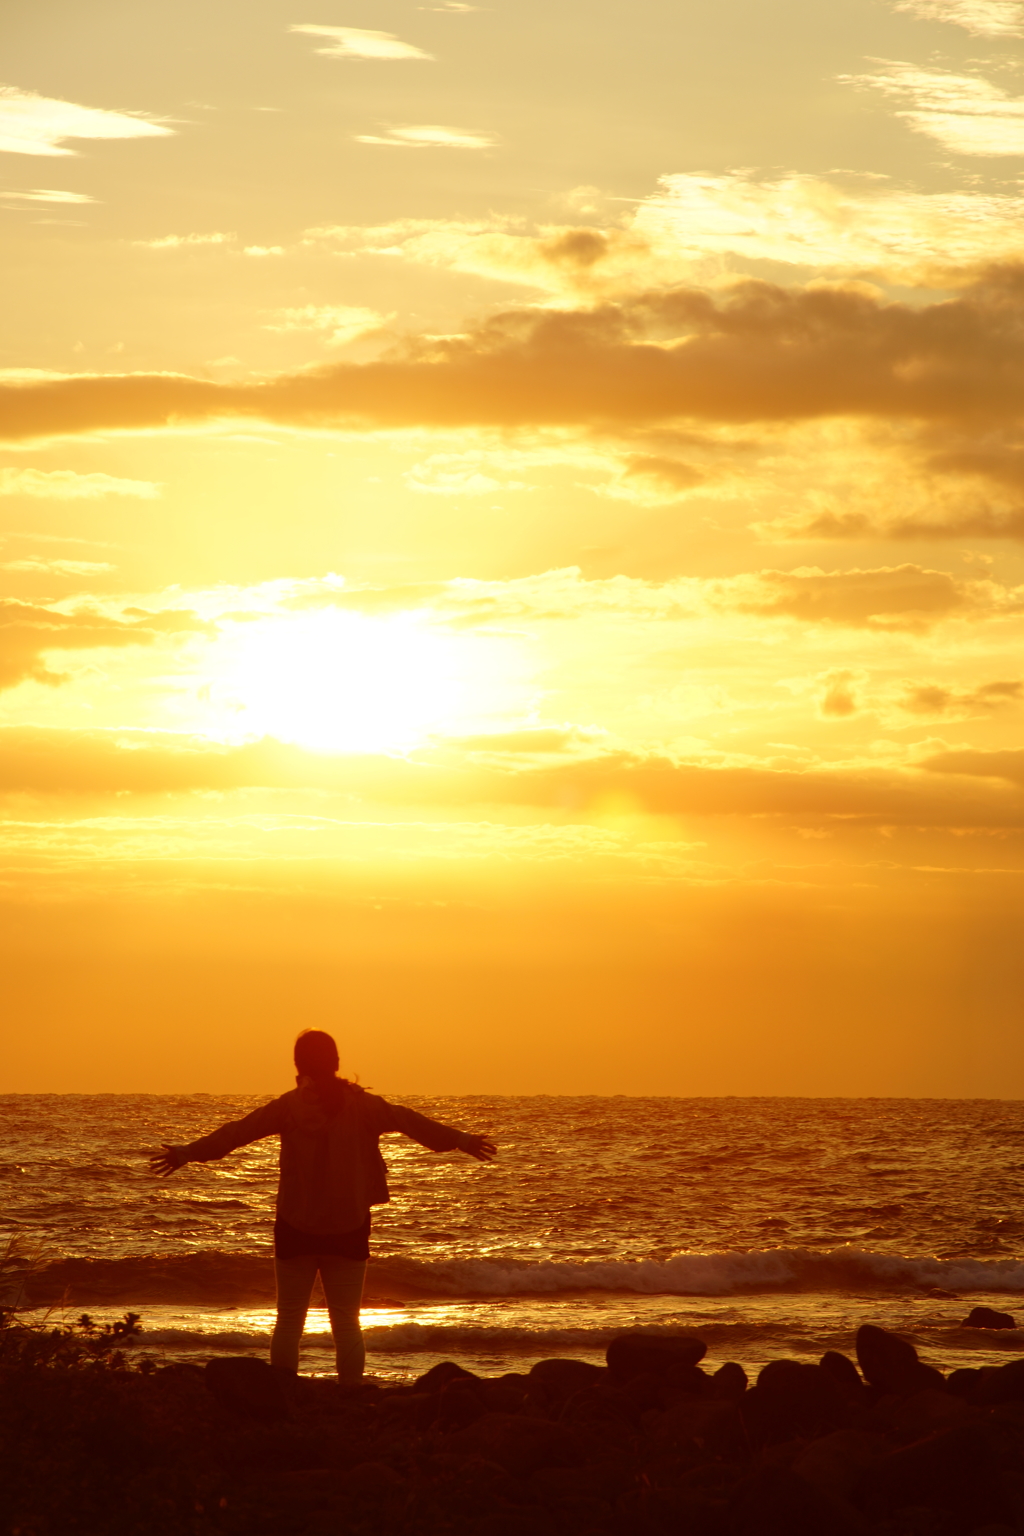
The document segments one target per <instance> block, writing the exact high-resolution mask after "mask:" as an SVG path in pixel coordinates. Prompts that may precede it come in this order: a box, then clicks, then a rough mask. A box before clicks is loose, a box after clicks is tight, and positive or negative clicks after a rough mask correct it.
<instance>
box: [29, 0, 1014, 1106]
mask: <svg viewBox="0 0 1024 1536" xmlns="http://www.w3.org/2000/svg"><path fill="white" fill-rule="evenodd" d="M4 32H5V39H4V66H3V68H4V79H3V83H2V86H0V218H2V220H3V224H4V240H3V243H2V253H0V263H2V266H0V293H2V296H3V298H2V302H3V307H4V325H3V330H2V335H0V571H2V575H3V579H4V585H3V595H2V599H0V690H2V691H0V817H2V820H3V831H4V864H3V873H2V881H3V886H2V898H0V899H2V902H3V911H2V913H0V965H2V970H3V975H4V977H5V990H6V992H7V995H8V1007H7V1015H8V1019H9V1020H10V1021H11V1024H12V1027H11V1028H10V1030H9V1037H8V1042H7V1047H6V1049H5V1053H4V1057H3V1065H2V1069H0V1091H20V1090H25V1091H33V1092H39V1091H48V1090H52V1091H71V1092H98V1091H106V1090H136V1089H137V1090H145V1091H153V1092H177V1091H183V1092H187V1091H194V1090H208V1091H219V1090H225V1091H226V1090H237V1091H253V1092H257V1091H263V1090H273V1089H275V1088H278V1087H283V1086H287V1083H288V1080H289V1078H288V1060H287V1053H288V1049H289V1045H290V1040H291V1038H292V1036H293V1035H294V1033H295V1032H296V1031H297V1030H298V1029H299V1028H302V1027H305V1026H306V1025H315V1026H317V1027H321V1028H328V1029H331V1030H332V1031H333V1032H335V1033H336V1034H337V1036H338V1038H339V1042H340V1045H341V1051H342V1062H343V1070H347V1071H348V1072H349V1073H353V1074H354V1073H358V1074H359V1075H360V1077H361V1079H362V1080H363V1081H364V1082H366V1083H367V1084H369V1085H371V1086H374V1087H376V1088H378V1089H379V1090H381V1091H386V1092H392V1093H399V1092H403V1091H405V1092H424V1093H434V1092H453V1093H459V1092H461V1093H472V1092H483V1093H574V1092H581V1093H588V1092H589V1093H617V1092H623V1093H671V1094H708V1093H711V1094H731V1093H735V1094H780V1093H781V1094H879V1095H885V1094H899V1095H903V1094H911V1095H912V1094H922V1095H929V1094H939V1095H948V1096H959V1095H969V1096H972V1095H979V1096H987V1097H1012V1096H1018V1095H1021V1094H1024V1044H1022V1031H1021V999H1022V982H1024V959H1022V956H1024V943H1022V940H1021V932H1022V918H1024V899H1022V895H1021V886H1022V876H1024V846H1022V831H1024V740H1022V731H1021V726H1022V719H1024V657H1022V654H1021V642H1022V638H1024V558H1022V547H1024V499H1022V497H1024V436H1022V432H1021V412H1022V406H1024V235H1022V233H1021V232H1022V229H1024V0H829V4H828V5H822V4H821V3H820V0H714V3H712V0H686V3H685V4H680V3H678V0H672V3H669V0H630V3H629V4H628V5H627V4H625V3H622V0H620V3H614V4H613V3H606V4H600V5H594V4H588V5H583V4H578V3H574V0H566V3H564V4H562V5H559V6H552V5H550V4H539V3H536V0H517V3H516V4H515V5H512V4H510V3H508V0H497V3H494V4H491V5H486V6H484V5H480V6H474V5H470V4H463V3H457V0H438V3H437V4H434V5H416V4H414V3H405V0H346V3H344V4H339V3H338V0H330V3H321V0H317V3H316V4H310V5H306V3H305V0H302V3H301V4H300V3H298V0H245V3H244V4H243V3H242V0H218V3H217V4H216V5H213V6H211V5H210V4H208V3H204V4H200V3H199V0H175V4H174V5H170V4H167V3H161V4H156V3H154V0H90V3H89V4H88V5H82V4H81V3H75V4H73V3H71V0H31V3H28V0H8V4H7V6H6V8H5V25H4Z"/></svg>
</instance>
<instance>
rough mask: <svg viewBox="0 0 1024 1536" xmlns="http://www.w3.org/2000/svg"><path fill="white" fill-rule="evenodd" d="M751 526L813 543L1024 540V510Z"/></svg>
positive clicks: (832, 517)
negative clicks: (881, 540) (831, 541)
mask: <svg viewBox="0 0 1024 1536" xmlns="http://www.w3.org/2000/svg"><path fill="white" fill-rule="evenodd" d="M752 526H753V528H754V529H755V530H756V531H757V532H758V533H760V534H761V535H762V537H766V538H769V539H794V540H804V541H813V542H816V541H818V540H821V539H844V540H861V541H868V542H874V541H876V540H878V539H887V540H893V541H899V542H903V541H906V542H913V541H915V540H919V541H920V540H942V539H1010V540H1014V541H1018V542H1019V541H1020V540H1022V539H1024V507H1017V508H1012V509H1009V510H1005V509H1001V508H995V507H978V508H974V509H967V510H961V511H953V512H946V513H945V514H944V515H943V516H934V515H932V514H929V513H912V514H909V515H899V514H897V515H895V516H889V517H886V516H884V515H883V516H881V517H871V516H869V515H868V514H867V513H864V512H831V511H827V512H813V513H809V514H807V515H798V516H796V517H781V518H777V519H775V520H774V521H772V522H765V523H754V524H753V525H752Z"/></svg>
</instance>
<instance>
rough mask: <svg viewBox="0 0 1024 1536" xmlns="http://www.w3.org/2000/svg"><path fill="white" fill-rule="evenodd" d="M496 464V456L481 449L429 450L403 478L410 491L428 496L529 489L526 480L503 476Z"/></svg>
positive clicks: (475, 494)
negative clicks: (444, 451)
mask: <svg viewBox="0 0 1024 1536" xmlns="http://www.w3.org/2000/svg"><path fill="white" fill-rule="evenodd" d="M499 464H500V458H499V456H496V455H493V454H488V453H486V452H483V451H480V452H474V451H470V452H468V453H432V454H431V455H430V457H429V458H427V459H423V460H421V462H420V463H419V464H414V465H413V467H412V469H410V470H409V471H408V472H407V473H406V475H405V476H404V479H405V483H406V485H407V486H408V487H409V489H410V490H411V491H418V492H420V493H421V494H423V495H428V496H491V495H494V494H495V492H497V491H528V490H529V489H530V487H529V485H528V484H527V483H526V481H525V480H514V479H510V478H509V477H508V476H507V475H503V474H502V473H501V471H500V468H499ZM495 470H497V473H495V472H493V471H495Z"/></svg>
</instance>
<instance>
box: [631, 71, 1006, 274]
mask: <svg viewBox="0 0 1024 1536" xmlns="http://www.w3.org/2000/svg"><path fill="white" fill-rule="evenodd" d="M870 78H871V79H872V80H873V81H874V80H876V79H877V78H879V77H874V76H872V77H870ZM882 179H883V180H884V178H882ZM1022 222H1024V198H1022V197H1018V196H1012V195H1008V194H1006V193H998V192H997V193H985V192H910V191H907V190H905V189H903V188H888V187H885V186H879V185H877V184H868V185H865V183H864V182H863V180H856V181H853V182H852V183H851V180H850V178H848V177H846V178H839V177H836V178H829V179H826V178H825V177H818V176H801V175H793V176H784V177H779V178H777V179H769V178H761V177H758V176H757V175H756V174H755V173H752V172H747V171H733V172H729V173H727V174H725V175H721V176H702V175H695V174H690V173H684V174H680V175H672V176H664V177H662V178H661V181H660V184H659V189H658V191H657V192H656V193H654V194H653V195H652V196H651V197H649V198H646V199H645V200H644V201H643V202H642V203H641V204H640V206H639V208H638V209H637V212H636V215H635V217H634V220H633V225H632V228H633V231H634V233H635V234H636V235H637V236H642V237H646V239H647V240H648V241H649V242H650V243H651V245H652V246H653V247H654V248H655V250H661V249H666V248H673V249H675V250H676V251H677V252H679V253H681V254H683V255H686V256H689V257H691V258H700V257H702V256H707V255H715V256H718V257H721V256H726V255H730V254H732V255H736V256H740V257H746V258H748V259H750V258H752V259H754V260H760V261H782V262H789V263H792V264H794V265H800V266H807V267H812V268H816V269H818V270H825V271H830V270H831V271H834V272H858V271H860V272H866V271H870V272H879V271H881V272H885V273H889V274H892V275H894V276H898V277H900V278H902V279H903V280H907V279H908V278H913V277H914V275H915V274H917V275H918V277H923V278H925V279H927V277H928V276H929V274H934V273H937V272H941V271H942V269H944V268H945V269H947V270H948V268H949V267H951V266H970V265H972V264H978V263H988V262H993V261H999V260H1007V259H1016V258H1017V257H1019V254H1020V249H1021V236H1020V231H1021V225H1022Z"/></svg>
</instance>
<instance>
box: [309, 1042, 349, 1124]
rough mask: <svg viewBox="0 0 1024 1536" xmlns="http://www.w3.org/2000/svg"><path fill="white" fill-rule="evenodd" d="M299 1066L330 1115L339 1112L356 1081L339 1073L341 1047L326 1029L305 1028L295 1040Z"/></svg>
mask: <svg viewBox="0 0 1024 1536" xmlns="http://www.w3.org/2000/svg"><path fill="white" fill-rule="evenodd" d="M295 1070H296V1072H298V1073H299V1075H300V1076H302V1077H308V1078H310V1079H311V1080H312V1084H313V1093H314V1095H315V1097H316V1098H317V1099H318V1100H319V1101H320V1103H321V1104H322V1105H323V1107H324V1109H326V1111H327V1113H328V1114H329V1115H336V1114H337V1112H338V1110H339V1109H340V1108H341V1104H342V1100H343V1099H344V1097H345V1094H346V1092H347V1091H348V1090H350V1089H351V1088H353V1087H354V1086H355V1085H354V1084H353V1083H350V1082H349V1081H348V1079H347V1078H344V1077H339V1076H338V1047H337V1046H336V1045H335V1043H334V1041H333V1039H332V1038H331V1036H330V1035H328V1034H327V1033H326V1032H325V1031H324V1030H322V1029H304V1030H303V1031H302V1033H301V1035H300V1036H299V1038H298V1039H297V1040H296V1042H295Z"/></svg>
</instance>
